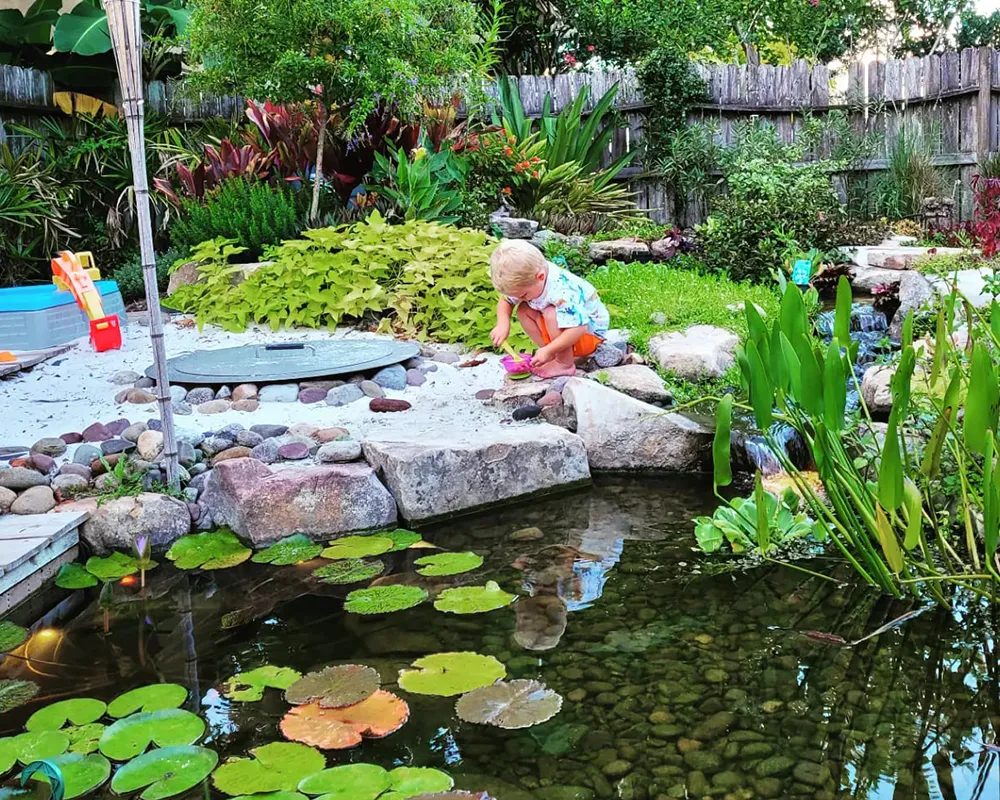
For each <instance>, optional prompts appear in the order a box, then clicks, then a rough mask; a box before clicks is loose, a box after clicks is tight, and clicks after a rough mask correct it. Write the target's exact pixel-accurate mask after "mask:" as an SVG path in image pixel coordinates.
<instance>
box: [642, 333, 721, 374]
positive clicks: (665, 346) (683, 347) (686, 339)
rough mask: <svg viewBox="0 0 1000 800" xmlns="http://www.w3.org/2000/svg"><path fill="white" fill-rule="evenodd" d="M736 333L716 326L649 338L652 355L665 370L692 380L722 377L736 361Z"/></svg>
mask: <svg viewBox="0 0 1000 800" xmlns="http://www.w3.org/2000/svg"><path fill="white" fill-rule="evenodd" d="M739 342H740V340H739V337H737V336H736V334H734V333H732V332H731V331H727V330H725V329H724V328H716V327H715V326H713V325H693V326H691V327H690V328H688V329H687V330H686V331H684V332H680V331H674V332H672V333H660V334H657V335H656V336H654V337H653V338H652V339H650V340H649V354H650V356H652V357H653V358H654V359H655V360H656V362H657V363H658V364H659V365H660V367H661V368H662V369H665V370H670V371H671V372H673V373H674V374H675V375H677V377H678V378H681V379H683V380H688V381H699V380H705V379H706V378H721V377H722V376H723V375H724V374H725V372H726V370H728V369H729V368H730V367H731V366H733V364H735V363H736V346H737V345H738V344H739Z"/></svg>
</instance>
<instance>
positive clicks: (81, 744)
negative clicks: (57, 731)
mask: <svg viewBox="0 0 1000 800" xmlns="http://www.w3.org/2000/svg"><path fill="white" fill-rule="evenodd" d="M104 729H105V726H104V725H102V724H101V723H100V722H91V723H89V724H87V725H76V726H74V727H72V728H63V731H62V732H63V733H65V734H66V735H67V736H68V737H69V751H70V752H71V753H81V754H82V755H87V754H88V753H94V752H97V745H98V744H99V742H100V741H101V736H103V735H104Z"/></svg>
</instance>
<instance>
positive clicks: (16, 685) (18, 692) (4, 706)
mask: <svg viewBox="0 0 1000 800" xmlns="http://www.w3.org/2000/svg"><path fill="white" fill-rule="evenodd" d="M37 694H38V684H37V683H35V682H34V681H7V680H0V714H5V713H6V712H8V711H10V710H11V709H12V708H17V707H18V706H23V705H24V704H25V703H27V702H28V701H29V700H31V699H32V698H33V697H34V696H35V695H37Z"/></svg>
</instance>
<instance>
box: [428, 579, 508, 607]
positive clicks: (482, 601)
mask: <svg viewBox="0 0 1000 800" xmlns="http://www.w3.org/2000/svg"><path fill="white" fill-rule="evenodd" d="M516 598H517V595H513V594H510V593H509V592H505V591H504V590H503V589H501V588H500V586H499V585H498V584H497V583H496V581H487V582H486V585H485V586H460V587H457V588H455V589H445V590H444V591H443V592H441V594H440V595H438V597H437V599H436V600H435V601H434V608H436V609H437V610H438V611H444V612H446V613H448V614H483V613H485V612H487V611H495V610H496V609H498V608H503V607H504V606H509V605H510V604H511V603H513V602H514V600H515V599H516Z"/></svg>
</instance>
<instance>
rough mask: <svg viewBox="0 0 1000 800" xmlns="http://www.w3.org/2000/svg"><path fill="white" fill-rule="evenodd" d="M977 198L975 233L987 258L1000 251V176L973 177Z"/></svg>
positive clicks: (973, 188)
mask: <svg viewBox="0 0 1000 800" xmlns="http://www.w3.org/2000/svg"><path fill="white" fill-rule="evenodd" d="M972 191H973V193H974V195H975V198H976V216H975V225H974V228H975V235H976V241H977V243H978V244H979V247H980V248H981V249H982V253H983V256H984V257H985V258H993V256H995V255H996V254H997V253H998V252H1000V178H985V177H983V176H982V175H975V176H974V177H973V178H972Z"/></svg>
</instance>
